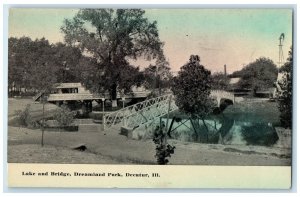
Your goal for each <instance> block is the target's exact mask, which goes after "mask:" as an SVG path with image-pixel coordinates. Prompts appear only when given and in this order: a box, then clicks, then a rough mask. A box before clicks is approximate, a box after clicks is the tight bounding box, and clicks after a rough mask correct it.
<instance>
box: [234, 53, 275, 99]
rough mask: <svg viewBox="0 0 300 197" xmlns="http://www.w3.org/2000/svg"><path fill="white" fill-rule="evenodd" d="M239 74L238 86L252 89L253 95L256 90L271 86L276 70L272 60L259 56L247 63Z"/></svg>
mask: <svg viewBox="0 0 300 197" xmlns="http://www.w3.org/2000/svg"><path fill="white" fill-rule="evenodd" d="M239 74H240V75H241V79H240V81H239V82H238V86H239V88H241V89H252V91H253V96H255V95H256V92H257V90H266V89H268V88H272V87H273V85H274V82H275V81H276V79H277V75H278V70H277V68H276V65H275V64H274V62H273V61H272V60H270V59H268V58H265V57H261V58H259V59H257V60H256V61H254V62H252V63H250V64H248V65H247V66H246V67H245V68H243V69H242V70H241V71H240V72H239Z"/></svg>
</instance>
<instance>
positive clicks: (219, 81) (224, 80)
mask: <svg viewBox="0 0 300 197" xmlns="http://www.w3.org/2000/svg"><path fill="white" fill-rule="evenodd" d="M228 86H229V78H228V77H227V76H226V75H224V74H223V73H221V72H217V73H214V74H213V75H212V89H215V90H227V89H228Z"/></svg>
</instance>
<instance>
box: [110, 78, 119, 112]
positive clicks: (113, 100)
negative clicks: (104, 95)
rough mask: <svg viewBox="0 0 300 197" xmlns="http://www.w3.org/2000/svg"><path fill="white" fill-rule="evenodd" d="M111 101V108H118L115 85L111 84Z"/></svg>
mask: <svg viewBox="0 0 300 197" xmlns="http://www.w3.org/2000/svg"><path fill="white" fill-rule="evenodd" d="M111 100H112V107H113V108H115V107H118V104H117V84H115V83H114V84H113V85H112V87H111Z"/></svg>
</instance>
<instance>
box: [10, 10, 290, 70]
mask: <svg viewBox="0 0 300 197" xmlns="http://www.w3.org/2000/svg"><path fill="white" fill-rule="evenodd" d="M76 12H77V10H76V9H37V8H35V9H11V10H10V15H9V36H14V37H21V36H29V37H31V38H32V39H35V38H41V37H45V38H47V39H48V40H49V41H50V42H53V43H55V42H58V41H63V34H62V33H61V32H60V27H61V25H62V24H63V19H64V18H72V17H73V16H74V15H75V13H76ZM146 16H147V17H148V18H149V20H150V21H153V20H156V21H157V22H158V30H159V35H160V38H161V40H162V41H163V42H164V43H165V46H164V52H165V55H166V57H167V59H168V60H169V62H170V66H171V68H172V70H173V71H178V70H179V69H180V67H181V66H182V65H183V64H185V63H186V62H187V61H188V59H189V56H190V55H191V54H197V55H199V56H200V58H201V64H203V65H204V66H206V67H207V68H208V69H210V70H212V71H213V72H215V71H223V66H224V64H226V65H227V71H228V72H229V73H231V72H233V71H235V70H239V69H241V68H242V67H243V65H247V64H248V63H249V62H251V61H254V60H255V59H257V58H259V57H262V56H264V57H269V58H271V59H272V60H273V61H274V62H275V63H277V62H278V58H279V57H278V44H279V40H278V38H279V36H280V34H281V33H284V34H285V40H284V43H283V44H284V46H283V52H284V58H285V59H286V57H287V54H288V50H289V48H290V46H291V45H292V32H293V29H292V10H289V9H149V10H146ZM136 63H137V64H140V65H141V66H145V65H146V66H147V65H148V63H145V62H144V61H137V62H136ZM143 64H144V65H143Z"/></svg>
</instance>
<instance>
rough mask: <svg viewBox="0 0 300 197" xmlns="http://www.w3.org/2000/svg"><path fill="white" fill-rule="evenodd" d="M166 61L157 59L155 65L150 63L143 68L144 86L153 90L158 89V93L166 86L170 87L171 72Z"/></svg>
mask: <svg viewBox="0 0 300 197" xmlns="http://www.w3.org/2000/svg"><path fill="white" fill-rule="evenodd" d="M170 70H171V69H170V67H169V63H168V62H167V61H157V62H156V63H155V65H152V64H150V65H149V66H148V67H147V68H145V70H144V76H145V82H144V86H145V87H146V88H148V89H152V90H153V91H156V90H158V93H159V95H160V94H161V93H162V91H164V90H165V89H167V88H170V81H171V80H172V77H173V76H172V73H171V72H170Z"/></svg>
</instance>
